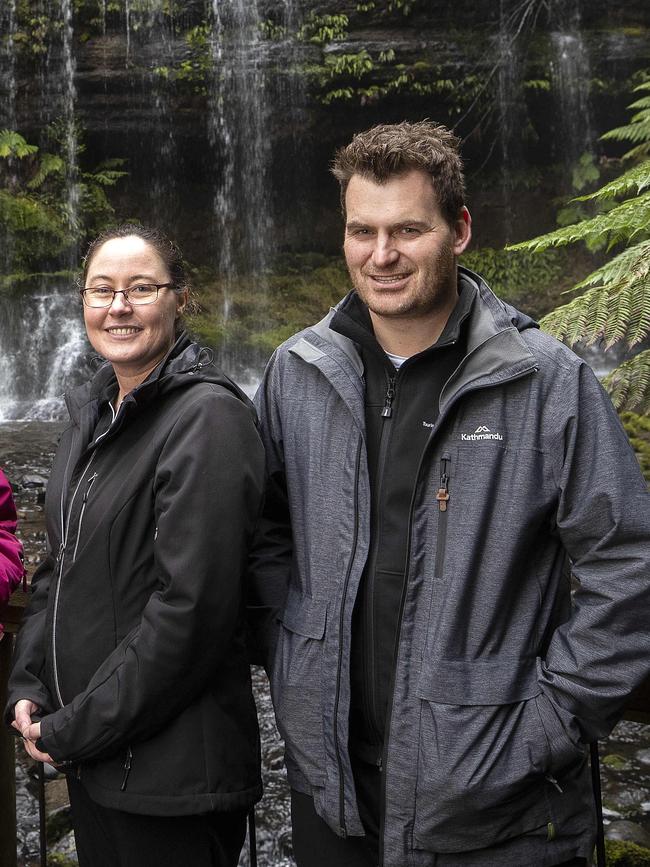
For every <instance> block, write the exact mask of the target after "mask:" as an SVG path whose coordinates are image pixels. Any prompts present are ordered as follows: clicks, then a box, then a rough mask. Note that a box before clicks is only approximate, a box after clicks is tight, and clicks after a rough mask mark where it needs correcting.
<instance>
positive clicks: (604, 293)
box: [510, 81, 650, 412]
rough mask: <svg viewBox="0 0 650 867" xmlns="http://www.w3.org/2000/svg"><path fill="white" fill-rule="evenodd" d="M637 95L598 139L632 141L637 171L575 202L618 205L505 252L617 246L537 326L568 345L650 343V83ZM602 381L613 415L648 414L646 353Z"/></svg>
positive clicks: (629, 157) (649, 364)
mask: <svg viewBox="0 0 650 867" xmlns="http://www.w3.org/2000/svg"><path fill="white" fill-rule="evenodd" d="M638 91H642V92H643V94H644V95H642V96H641V97H640V98H639V99H637V100H636V101H635V102H633V103H632V105H631V106H629V107H630V108H631V109H632V110H635V111H636V113H635V114H634V115H633V117H632V119H631V121H630V123H629V124H627V125H626V126H622V127H618V128H617V129H614V130H610V132H608V133H605V135H604V136H602V138H603V139H609V140H617V141H629V142H632V143H633V144H634V145H635V147H634V148H632V150H630V151H628V152H627V153H626V154H625V156H624V157H623V159H624V160H625V161H627V162H632V163H637V164H636V165H632V167H631V168H629V169H628V170H627V171H625V172H623V174H621V175H620V176H619V177H617V178H615V179H614V180H612V181H610V182H609V183H607V184H605V185H603V186H602V187H600V188H599V189H598V190H596V191H595V192H593V193H589V194H587V195H584V196H580V197H578V198H577V199H576V200H575V201H588V200H591V201H593V202H594V203H596V204H600V205H601V206H603V205H605V204H610V203H611V202H612V201H616V200H619V201H618V204H615V205H614V206H613V207H611V209H610V210H607V211H604V212H602V213H599V214H596V215H595V216H593V217H588V218H584V219H582V220H580V221H579V222H577V223H575V224H572V225H570V226H564V227H563V228H561V229H557V230H555V231H554V232H548V233H547V234H546V235H542V236H540V237H538V238H532V239H531V240H530V241H524V242H523V243H521V244H515V245H514V246H513V247H511V248H510V249H513V250H532V251H533V252H539V251H543V250H547V249H549V248H550V247H561V246H566V245H567V244H574V243H576V242H578V241H584V242H585V243H587V244H588V245H591V246H598V245H600V246H602V245H606V246H607V248H608V249H611V248H612V247H615V246H617V245H618V246H622V247H623V249H621V250H620V252H618V253H617V255H615V256H614V257H613V258H612V259H611V260H610V261H609V262H606V263H605V264H604V265H602V266H601V267H600V268H598V269H597V270H596V271H594V272H593V273H591V274H589V275H588V276H587V277H585V278H584V279H583V280H581V281H580V282H579V283H578V284H577V285H576V286H574V287H573V290H570V291H577V290H584V291H583V293H582V294H581V295H579V296H578V297H576V298H574V299H573V300H571V301H569V302H568V303H567V304H563V305H561V306H560V307H557V308H556V309H555V310H553V311H552V312H551V313H550V314H549V315H548V316H546V317H544V319H542V321H541V325H542V327H543V328H544V329H546V330H547V331H549V332H550V333H551V334H554V335H555V336H556V337H558V338H559V339H560V340H564V341H565V342H566V343H568V344H570V345H573V344H575V343H579V342H580V343H586V344H590V343H594V342H595V341H596V340H602V341H603V342H604V345H605V348H609V347H611V346H612V345H613V344H614V343H617V342H623V343H624V344H625V345H626V346H627V347H632V346H636V345H638V344H640V343H642V342H643V341H647V340H648V339H650V159H647V157H648V156H650V95H647V96H646V95H645V94H646V93H650V81H648V82H644V84H641V85H639V87H637V88H635V92H638ZM639 160H641V161H640V162H639ZM621 199H622V201H621ZM603 382H604V385H605V387H606V388H607V389H608V391H609V393H610V394H611V396H612V400H613V401H614V404H615V406H616V407H617V409H620V410H631V411H636V412H647V411H648V409H649V408H650V350H645V351H643V352H640V353H639V354H638V355H636V356H634V357H633V358H631V359H629V360H628V361H625V362H624V363H623V364H621V365H619V367H617V368H616V369H615V370H613V371H612V372H611V373H610V374H609V375H608V376H607V377H605V379H604V381H603Z"/></svg>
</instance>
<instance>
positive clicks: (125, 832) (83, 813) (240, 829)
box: [68, 777, 246, 867]
mask: <svg viewBox="0 0 650 867" xmlns="http://www.w3.org/2000/svg"><path fill="white" fill-rule="evenodd" d="M68 792H69V794H70V807H71V811H72V826H73V828H74V836H75V841H76V844H77V855H78V857H79V865H80V867H178V865H179V864H191V865H192V867H237V862H238V860H239V853H240V851H241V848H242V845H243V843H244V837H245V835H246V811H233V812H228V813H223V812H214V813H202V814H200V815H196V816H171V817H170V816H140V815H138V814H136V813H124V812H122V811H121V810H111V809H109V808H108V807H102V806H100V805H99V804H96V803H95V802H94V801H93V800H91V798H90V797H89V796H88V793H87V792H86V790H85V788H84V786H83V784H82V783H80V782H79V781H78V780H76V779H75V778H74V777H68Z"/></svg>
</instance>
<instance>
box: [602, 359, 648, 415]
mask: <svg viewBox="0 0 650 867" xmlns="http://www.w3.org/2000/svg"><path fill="white" fill-rule="evenodd" d="M603 385H604V386H605V388H606V389H607V391H608V392H609V396H610V397H611V399H612V402H613V404H614V406H615V407H616V409H617V410H619V412H620V411H622V410H626V411H628V412H637V413H641V414H643V413H646V412H648V411H649V410H650V350H648V349H646V350H645V351H644V352H640V353H639V354H638V355H635V356H634V357H633V358H630V359H629V360H628V361H624V362H623V364H621V365H619V366H618V367H617V368H615V369H614V370H612V372H611V373H609V374H608V375H607V376H606V377H605V379H604V380H603Z"/></svg>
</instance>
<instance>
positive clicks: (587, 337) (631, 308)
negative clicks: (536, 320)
mask: <svg viewBox="0 0 650 867" xmlns="http://www.w3.org/2000/svg"><path fill="white" fill-rule="evenodd" d="M540 324H541V326H542V328H543V329H544V330H545V331H548V332H549V333H550V334H553V335H554V336H555V337H557V338H558V339H559V340H564V341H565V342H566V343H569V344H570V345H572V344H574V343H578V342H584V343H586V344H587V345H589V344H590V343H593V342H594V341H595V340H598V339H602V340H604V341H605V346H606V348H609V347H610V346H612V345H613V344H614V343H617V342H618V341H625V342H626V343H627V345H628V346H634V345H635V344H637V343H640V342H641V341H642V340H644V339H645V338H646V337H647V336H648V334H650V266H649V265H648V261H647V260H646V259H643V260H640V259H637V260H636V267H634V266H633V267H631V268H630V269H629V270H627V271H626V272H625V273H624V274H623V275H622V276H621V277H620V279H618V280H617V281H612V282H608V283H605V284H601V285H596V286H591V288H589V289H588V290H587V291H586V292H585V293H583V294H582V295H580V296H578V298H574V299H573V300H572V301H570V302H569V303H568V304H563V305H562V306H561V307H557V308H556V309H555V310H552V311H551V313H549V314H548V316H545V317H544V318H543V319H542V320H541V323H540Z"/></svg>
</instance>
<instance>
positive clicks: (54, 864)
mask: <svg viewBox="0 0 650 867" xmlns="http://www.w3.org/2000/svg"><path fill="white" fill-rule="evenodd" d="M47 863H48V867H79V862H78V861H77V860H75V859H74V858H69V857H68V856H67V855H62V854H61V853H60V852H48V855H47Z"/></svg>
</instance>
